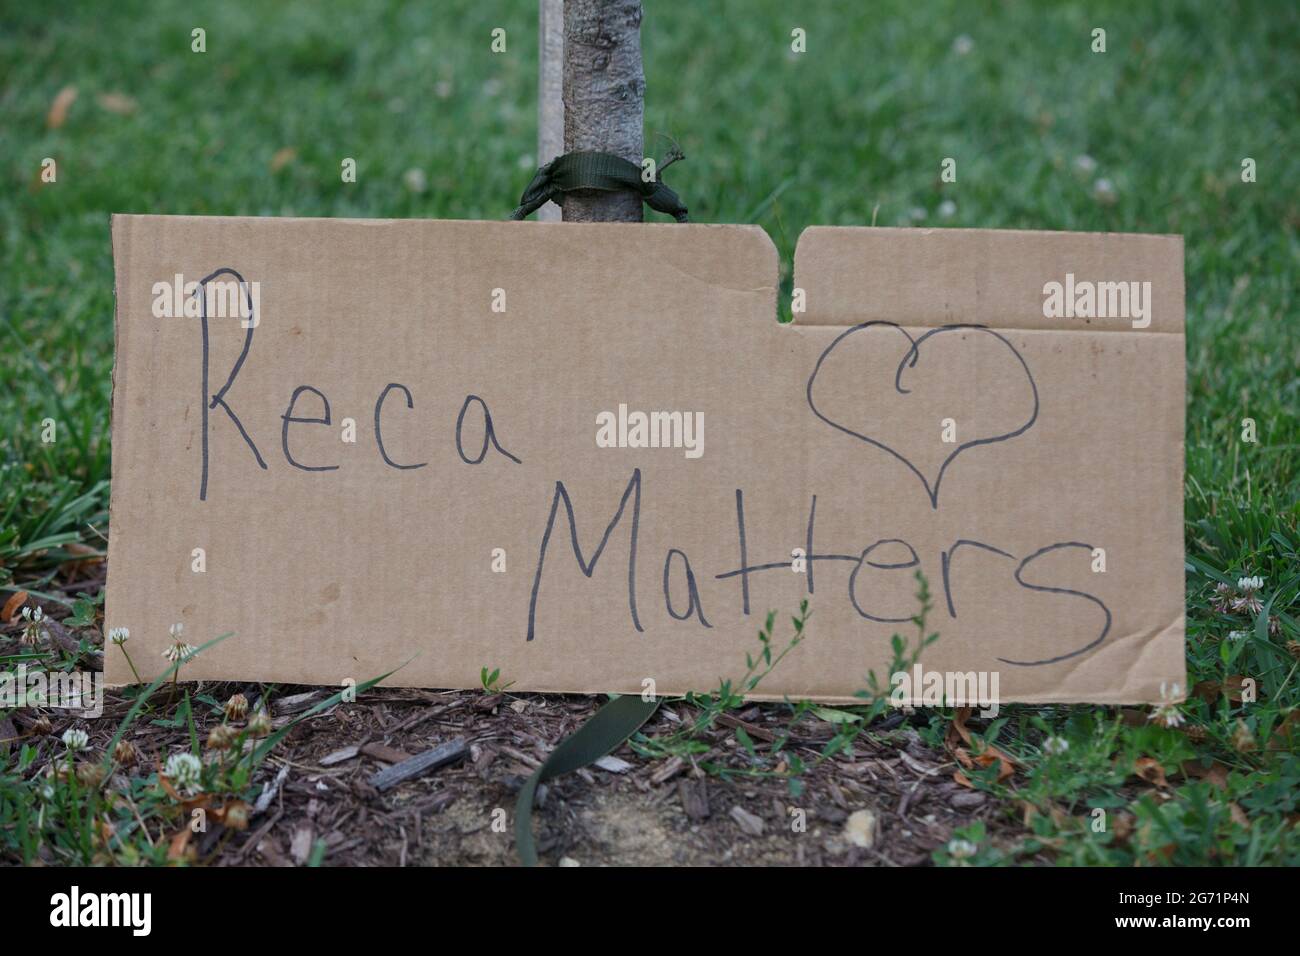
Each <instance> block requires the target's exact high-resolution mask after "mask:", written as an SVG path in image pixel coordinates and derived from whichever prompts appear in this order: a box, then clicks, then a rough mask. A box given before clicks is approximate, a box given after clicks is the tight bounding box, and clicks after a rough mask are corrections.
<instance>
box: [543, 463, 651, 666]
mask: <svg viewBox="0 0 1300 956" xmlns="http://www.w3.org/2000/svg"><path fill="white" fill-rule="evenodd" d="M628 498H631V499H632V531H631V535H630V539H631V541H630V544H629V547H628V560H627V600H628V607H629V609H630V610H631V612H632V625H633V626H634V627H635V628H636V629H637V630H638V631H641V630H644V628H642V627H641V620H640V618H638V617H637V613H636V540H637V528H638V526H639V524H640V521H641V469H640V468H637V469H634V470H633V472H632V479H631V480H630V481H629V482H628V483H627V489H626V490H625V491H624V492H623V497H622V499H621V500H620V501H619V503H618V511H616V512H614V517H613V518H611V519H610V521H609V524H608V525H606V526H605V533H604V534H603V535H602V536H601V538H600V544H598V545H597V546H596V550H595V551H594V552H592V555H591V560H590V561H584V560H583V558H582V545H581V544H579V543H578V520H577V518H576V517H575V516H574V514H573V502H572V501H571V500H570V499H569V491H568V489H567V488H565V487H564V482H562V481H557V482H556V483H555V494H554V496H553V497H552V498H551V513H550V516H549V517H548V518H547V519H546V530H545V531H544V532H543V533H542V546H541V549H540V550H539V552H538V555H537V573H536V574H535V575H534V576H533V593H532V596H531V597H530V598H529V599H528V640H530V641H531V640H532V639H533V637H534V632H535V626H536V619H537V593H538V591H540V590H541V587H542V565H543V564H544V563H545V562H546V549H547V547H548V546H549V545H550V543H551V530H552V529H553V528H554V527H555V516H556V514H557V513H558V511H559V508H560V502H561V501H563V502H564V514H565V517H566V518H567V519H568V521H569V542H570V545H571V546H572V548H573V556H574V557H575V558H577V559H578V568H579V570H581V571H582V573H583V575H584V576H585V577H588V578H590V577H591V575H592V573H593V572H594V571H595V570H596V562H598V561H599V560H600V556H601V554H602V553H603V552H604V550H605V545H606V544H608V543H609V536H610V535H611V534H613V533H614V529H615V528H616V527H618V523H619V521H620V520H622V518H623V511H624V510H625V509H626V508H627V501H628Z"/></svg>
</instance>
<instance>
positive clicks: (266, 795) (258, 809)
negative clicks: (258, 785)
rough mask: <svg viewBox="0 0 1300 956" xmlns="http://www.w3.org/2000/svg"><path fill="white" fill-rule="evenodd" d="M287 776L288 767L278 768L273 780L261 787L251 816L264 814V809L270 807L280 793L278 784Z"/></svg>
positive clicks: (286, 765)
mask: <svg viewBox="0 0 1300 956" xmlns="http://www.w3.org/2000/svg"><path fill="white" fill-rule="evenodd" d="M287 776H289V765H288V764H285V765H284V766H283V767H281V768H280V772H279V773H277V774H276V775H275V779H274V780H272V781H270V782H269V783H267V784H266V785H265V786H263V787H262V793H261V794H260V795H259V796H258V798H257V802H256V803H254V804H253V815H254V816H256V815H257V814H259V813H265V812H266V808H267V807H269V806H270V805H271V801H272V800H274V799H275V795H276V794H277V793H279V792H280V784H282V783H284V778H285V777H287Z"/></svg>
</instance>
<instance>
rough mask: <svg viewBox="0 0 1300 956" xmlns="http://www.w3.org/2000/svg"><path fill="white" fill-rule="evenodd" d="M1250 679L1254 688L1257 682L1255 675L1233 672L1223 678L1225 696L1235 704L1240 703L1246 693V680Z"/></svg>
mask: <svg viewBox="0 0 1300 956" xmlns="http://www.w3.org/2000/svg"><path fill="white" fill-rule="evenodd" d="M1247 681H1250V686H1251V688H1252V689H1254V688H1255V687H1256V686H1257V684H1256V682H1255V679H1254V678H1253V677H1248V676H1247V675H1245V674H1232V675H1230V676H1228V677H1225V678H1224V679H1223V696H1225V697H1227V698H1228V700H1230V701H1231V702H1232V703H1234V704H1240V703H1241V701H1242V697H1243V696H1244V694H1245V689H1246V682H1247Z"/></svg>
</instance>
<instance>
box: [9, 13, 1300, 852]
mask: <svg viewBox="0 0 1300 956" xmlns="http://www.w3.org/2000/svg"><path fill="white" fill-rule="evenodd" d="M192 7H193V5H191V4H182V3H179V2H161V0H152V2H147V3H146V2H132V0H121V2H118V3H114V4H111V5H104V4H99V3H95V4H91V3H77V2H73V3H65V4H61V5H60V9H59V10H58V12H51V11H50V10H49V9H47V8H46V7H42V6H40V5H31V4H27V5H22V4H16V3H14V4H7V5H6V6H5V9H4V11H3V13H0V21H2V22H0V78H2V79H0V84H2V87H0V180H2V181H3V187H2V188H0V587H3V586H4V585H5V584H6V583H7V582H9V581H12V580H14V579H17V580H19V581H21V582H22V583H23V584H24V586H30V588H31V589H33V590H36V591H42V593H46V592H43V590H42V589H44V588H45V587H46V585H48V583H49V582H50V580H51V578H52V575H53V574H54V569H55V568H56V566H57V565H58V564H59V563H61V562H62V561H64V560H66V559H67V558H68V557H69V556H70V552H69V551H68V550H67V546H68V545H69V544H75V543H76V542H78V541H80V542H83V543H84V544H89V545H90V546H91V547H94V548H97V549H102V546H103V538H102V537H101V536H100V532H102V533H107V528H106V521H107V517H106V511H107V507H106V503H107V490H108V479H109V473H108V450H109V433H108V424H109V416H108V398H109V389H110V370H111V367H112V308H113V294H112V262H111V256H110V249H109V236H108V216H109V214H110V213H112V212H152V213H177V214H205V215H206V214H227V215H290V214H292V215H301V216H375V217H438V218H459V219H469V218H489V219H496V218H503V217H504V216H506V215H507V214H508V212H509V211H510V209H511V208H512V207H513V205H514V203H515V201H516V200H517V198H518V196H519V193H520V192H521V191H522V189H523V187H524V185H526V183H527V182H528V179H529V178H530V175H531V173H532V171H533V167H534V162H533V153H534V148H535V146H534V144H535V142H536V129H535V102H536V90H535V82H536V81H535V77H536V60H535V56H536V52H535V51H536V10H535V6H534V5H533V4H532V3H523V2H516V3H501V2H484V0H477V2H469V0H457V2H443V3H438V4H420V3H412V4H397V3H370V4H360V3H353V2H343V0H335V2H322V3H310V4H308V3H301V4H293V5H289V4H284V5H280V4H274V5H267V4H261V3H252V2H230V3H223V4H220V5H215V4H214V5H212V6H211V7H210V8H205V9H203V10H202V12H201V13H192V12H190V10H191V8H192ZM647 8H648V9H647V11H646V19H645V23H644V30H643V33H644V41H643V46H644V52H645V63H646V76H647V82H648V89H647V102H646V130H647V134H648V136H653V135H654V134H656V133H663V134H667V135H670V136H672V137H674V138H676V139H677V140H678V141H679V142H680V143H681V145H682V147H683V148H684V150H685V152H686V154H687V156H688V160H687V162H685V163H682V164H679V165H677V166H674V167H673V169H672V171H671V173H670V174H669V177H668V178H669V180H670V182H671V184H672V185H673V186H674V188H675V189H677V191H678V192H679V193H680V194H681V195H682V196H683V198H684V199H685V201H686V202H687V204H688V205H689V206H690V209H691V214H692V218H693V219H694V220H696V221H701V222H756V223H759V224H760V225H762V226H764V227H765V228H767V230H768V231H769V233H771V235H772V236H773V238H774V239H775V240H776V243H777V246H778V248H779V250H780V252H781V255H782V260H783V281H784V282H785V283H786V285H787V287H788V283H789V262H790V258H791V256H792V254H793V249H794V244H795V241H796V239H797V237H798V235H799V233H800V232H801V231H802V230H803V229H804V228H805V227H806V226H809V225H813V224H829V225H837V224H866V223H871V222H873V221H874V222H877V223H879V224H883V225H895V224H899V223H905V222H924V224H925V225H938V226H957V227H963V226H964V227H975V226H978V227H1005V228H1013V227H1014V228H1029V229H1069V230H1111V231H1136V232H1161V233H1163V232H1176V233H1182V234H1183V235H1184V236H1185V237H1186V274H1187V326H1188V327H1187V340H1188V379H1187V402H1188V404H1187V493H1186V526H1187V534H1186V540H1187V554H1188V576H1187V598H1188V612H1189V617H1188V663H1189V671H1190V674H1191V676H1192V680H1193V683H1201V682H1219V683H1224V682H1226V678H1228V677H1230V676H1233V675H1249V676H1253V677H1255V678H1256V680H1257V681H1258V682H1259V686H1260V698H1259V700H1258V701H1257V702H1255V703H1252V704H1240V703H1232V702H1231V701H1229V700H1228V699H1227V698H1226V697H1224V696H1222V695H1220V696H1217V697H1215V696H1214V695H1213V694H1207V697H1209V699H1210V700H1211V701H1212V702H1206V700H1203V699H1201V698H1199V697H1197V698H1193V699H1192V700H1191V701H1190V702H1189V703H1188V704H1187V705H1185V707H1184V708H1183V710H1184V711H1185V712H1186V714H1187V716H1188V719H1189V722H1190V723H1191V724H1194V725H1196V726H1198V727H1200V728H1202V730H1201V731H1197V732H1196V736H1197V737H1198V738H1201V737H1202V735H1203V739H1198V740H1197V741H1196V742H1193V739H1192V737H1190V736H1188V735H1187V734H1185V733H1184V732H1182V731H1180V730H1167V729H1163V728H1156V727H1154V726H1153V725H1150V724H1147V725H1146V726H1142V727H1138V726H1133V725H1130V724H1128V723H1124V722H1123V721H1121V719H1120V717H1119V716H1118V715H1117V714H1115V713H1114V712H1113V711H1108V710H1105V709H1101V708H1088V707H1073V708H1032V709H1031V708H1013V709H1011V710H1010V711H1009V712H1008V715H1007V716H1008V719H1007V720H1006V721H1005V722H1004V723H999V724H998V725H997V726H994V727H988V728H984V733H985V734H986V735H989V736H996V737H997V739H998V741H999V746H1002V747H1004V749H1006V750H1008V752H1011V753H1012V754H1013V755H1014V756H1015V757H1016V758H1017V759H1018V760H1020V761H1022V765H1023V768H1022V772H1021V773H1019V774H1018V775H1017V778H1016V784H1015V785H1016V787H1017V790H1016V793H1015V794H1014V795H1012V794H1011V793H1010V792H1009V791H1008V788H1007V786H1006V785H1004V784H997V783H996V782H994V781H987V780H976V781H975V782H976V783H977V784H979V785H982V786H986V787H987V788H989V789H992V790H994V791H996V792H999V793H1003V794H1004V795H1005V796H1006V797H1007V800H1006V804H1005V806H1006V809H1007V813H1008V815H1014V816H1015V818H1016V819H1020V818H1021V814H1022V810H1023V805H1024V804H1029V805H1031V806H1033V807H1035V808H1036V812H1035V813H1033V814H1029V818H1030V819H1029V822H1028V823H1027V824H1026V825H1025V826H1024V827H1023V830H1024V841H1023V844H1022V845H1020V846H1017V847H1007V846H1000V847H998V848H994V847H993V846H992V844H991V841H990V840H989V839H988V838H987V836H986V835H985V834H983V833H980V834H978V837H979V839H977V840H973V841H972V842H973V843H974V844H977V845H978V847H979V852H978V853H977V855H976V856H975V857H972V858H971V859H973V860H975V861H978V862H1005V861H1009V860H1015V859H1022V858H1025V855H1026V854H1038V853H1044V854H1047V855H1048V856H1049V857H1051V858H1055V859H1059V860H1063V861H1067V862H1087V863H1102V862H1110V863H1129V862H1176V863H1184V862H1236V863H1256V862H1275V863H1276V862H1292V863H1294V862H1298V861H1300V838H1298V837H1297V832H1296V829H1295V821H1296V819H1297V815H1298V808H1297V806H1296V796H1295V794H1296V792H1297V790H1298V789H1300V762H1298V760H1297V757H1296V754H1295V748H1294V747H1293V746H1290V745H1288V746H1285V747H1283V749H1280V750H1278V749H1272V750H1271V749H1269V747H1270V741H1274V742H1275V743H1276V741H1277V739H1278V738H1277V733H1276V731H1277V727H1278V726H1279V725H1280V724H1281V723H1282V722H1283V721H1284V720H1286V719H1287V718H1288V715H1291V714H1293V713H1294V711H1295V708H1296V706H1297V704H1300V691H1298V690H1297V684H1298V683H1300V680H1298V678H1297V675H1296V658H1295V656H1294V654H1292V653H1291V652H1289V651H1288V650H1287V648H1286V645H1287V642H1288V641H1295V640H1297V639H1300V634H1298V633H1297V628H1296V622H1295V619H1294V614H1295V608H1296V604H1297V597H1296V593H1297V575H1298V574H1300V561H1298V560H1297V552H1300V531H1298V530H1297V516H1298V514H1300V505H1298V504H1297V502H1300V493H1298V492H1300V480H1298V475H1297V468H1296V461H1297V458H1298V457H1300V455H1298V452H1300V423H1298V419H1297V407H1300V384H1298V381H1300V380H1298V379H1297V376H1296V374H1295V373H1296V369H1297V368H1298V367H1300V335H1297V331H1296V330H1297V328H1298V327H1300V325H1298V324H1297V319H1296V317H1295V315H1294V313H1295V310H1296V305H1297V303H1296V292H1295V290H1296V288H1297V283H1296V265H1297V253H1298V247H1297V240H1296V230H1297V223H1300V201H1298V197H1300V190H1297V186H1296V184H1297V183H1300V153H1297V150H1296V148H1295V138H1294V118H1295V117H1296V116H1297V115H1300V102H1298V100H1300V51H1298V47H1297V44H1296V39H1295V38H1296V37H1297V36H1298V35H1300V8H1297V7H1296V6H1295V5H1293V4H1275V3H1262V2H1261V3H1243V4H1235V5H1231V6H1229V5H1225V4H1220V3H1216V2H1213V0H1206V2H1195V3H1157V4H1131V3H1120V2H1112V3H1091V4H1088V5H1087V7H1086V9H1085V7H1084V6H1083V5H1078V6H1075V5H1068V6H1062V5H1047V4H1030V3H1006V4H998V5H992V4H973V3H962V2H945V3H905V2H893V3H876V4H845V3H829V2H821V3H811V4H800V5H798V8H797V9H798V12H797V13H790V12H788V11H789V9H790V8H791V5H790V4H786V3H781V2H777V0H761V2H746V3H743V4H742V3H739V2H727V3H721V4H713V3H699V4H684V3H683V4H673V5H671V6H669V5H667V4H658V3H649V4H647ZM196 26H202V27H204V28H205V29H206V30H207V52H206V53H205V54H202V55H198V54H194V53H191V52H190V31H191V29H193V28H194V27H196ZM496 26H503V27H505V28H506V29H507V31H508V37H509V40H508V43H509V46H508V52H507V53H506V54H503V55H493V54H492V53H490V51H489V39H490V31H491V30H492V28H493V27H496ZM795 26H799V27H803V28H804V29H806V30H807V33H808V52H807V53H806V54H804V55H801V56H795V55H793V54H791V53H790V50H789V37H790V30H791V28H792V27H795ZM1098 26H1100V27H1104V28H1105V29H1106V30H1107V42H1108V52H1106V53H1105V54H1093V53H1092V52H1091V51H1090V49H1089V44H1090V32H1091V30H1092V29H1093V28H1094V27H1098ZM958 36H966V37H968V38H969V40H970V49H969V52H966V53H961V52H959V51H958V49H957V48H955V47H954V39H955V38H957V37H958ZM69 85H73V86H76V88H77V90H78V96H77V99H76V100H75V102H74V103H73V104H72V107H71V109H70V111H69V113H68V117H67V121H66V123H65V124H64V125H63V126H62V127H61V128H58V129H50V128H48V127H47V124H46V116H47V113H48V111H49V109H50V105H51V103H52V101H53V100H54V98H55V96H56V94H57V93H58V91H59V90H60V89H62V88H64V87H65V86H69ZM108 93H119V94H125V95H127V96H129V97H131V98H132V100H133V101H134V103H135V109H134V111H133V112H130V113H129V114H126V115H123V114H121V113H118V112H114V111H112V110H110V109H106V108H105V107H104V106H103V105H101V103H100V101H99V97H100V96H102V95H103V94H108ZM648 142H649V144H650V146H649V148H650V150H651V151H656V152H662V150H661V149H660V148H659V147H658V146H657V145H656V142H655V141H654V140H649V141H648ZM285 148H292V149H293V150H295V153H294V155H293V158H292V159H291V160H289V161H288V162H287V163H284V164H283V166H282V167H281V168H279V169H278V170H276V171H274V172H273V171H272V170H271V162H272V158H273V157H274V156H275V155H276V154H277V152H279V151H280V150H283V149H285ZM47 156H48V157H53V158H54V159H56V160H57V163H58V182H57V183H55V184H51V185H46V186H44V187H40V186H38V185H37V183H38V176H39V172H40V163H41V160H42V159H43V158H44V157H47ZM948 156H951V157H954V158H956V159H957V162H958V181H957V182H956V183H955V184H942V183H941V182H940V181H939V164H940V161H941V160H942V159H943V158H944V157H948ZM1081 156H1087V157H1091V159H1092V160H1093V161H1094V162H1095V168H1094V169H1092V170H1091V171H1085V170H1084V169H1083V168H1081V164H1080V162H1079V157H1081ZM343 157H353V158H355V159H356V161H357V166H358V182H357V183H355V184H344V183H342V182H341V181H340V177H339V164H340V161H341V159H342V158H343ZM1244 157H1251V158H1253V159H1254V160H1255V161H1256V163H1257V167H1258V181H1257V182H1256V183H1253V184H1246V183H1243V182H1242V181H1241V178H1240V169H1241V161H1242V159H1243V158H1244ZM1083 165H1086V164H1083ZM415 168H418V169H420V170H422V171H423V172H424V174H425V178H426V181H427V189H426V191H424V192H413V191H412V190H411V189H409V188H408V187H407V185H406V184H405V183H404V179H403V174H404V173H405V172H406V171H407V170H409V169H415ZM1098 179H1105V180H1108V181H1109V182H1110V183H1111V184H1112V185H1113V190H1114V192H1113V201H1111V202H1103V201H1101V200H1099V199H1098V198H1096V195H1095V183H1096V181H1097V180H1098ZM945 201H951V203H953V204H955V208H954V207H944V209H945V211H946V212H947V213H948V214H947V215H941V211H940V210H941V204H943V203H945ZM921 216H923V217H924V218H923V219H922V218H920V217H921ZM1245 417H1250V418H1253V419H1254V420H1255V421H1256V423H1257V426H1258V430H1259V442H1258V444H1245V443H1243V442H1242V441H1241V440H1240V431H1241V420H1242V419H1243V418H1245ZM46 418H53V419H54V420H55V421H56V422H57V423H58V428H59V432H58V441H57V442H56V443H54V444H45V443H43V442H42V441H41V427H42V421H43V420H44V419H46ZM1244 574H1258V575H1261V576H1263V577H1264V578H1265V579H1266V582H1267V583H1266V587H1265V589H1264V591H1263V597H1264V599H1265V600H1267V601H1270V602H1271V607H1270V613H1271V615H1273V616H1275V617H1276V618H1277V619H1278V621H1279V625H1278V626H1279V627H1280V632H1279V633H1273V634H1270V633H1269V631H1268V627H1267V616H1262V617H1261V616H1259V615H1255V616H1250V615H1245V616H1243V615H1233V614H1225V613H1220V612H1217V611H1215V610H1214V608H1213V607H1212V605H1211V601H1212V596H1213V585H1214V584H1215V583H1216V582H1217V581H1220V580H1226V581H1233V582H1235V580H1236V579H1237V577H1239V576H1241V575H1244ZM60 598H61V599H62V600H65V601H66V600H67V598H66V596H62V595H60ZM92 616H93V614H92ZM1258 621H1262V623H1260V624H1259V626H1256V624H1257V623H1258ZM1233 630H1248V631H1250V632H1251V636H1249V637H1248V638H1245V639H1243V640H1239V641H1226V640H1225V638H1226V635H1227V634H1228V633H1229V632H1230V631H1233ZM940 719H941V718H940V717H939V716H938V715H936V717H935V720H936V722H937V721H939V720H940ZM935 728H936V729H935V730H934V731H933V733H934V734H936V735H937V734H938V733H939V728H940V724H939V723H936V724H935ZM1242 728H1244V731H1243V730H1242ZM1051 736H1060V737H1062V738H1064V739H1066V740H1067V741H1068V742H1069V744H1070V746H1069V749H1068V750H1067V751H1066V752H1065V753H1063V754H1059V755H1056V756H1051V757H1049V756H1046V755H1044V754H1043V752H1042V743H1043V741H1044V740H1045V739H1046V738H1048V737H1051ZM1142 757H1152V758H1155V759H1156V760H1158V761H1159V763H1160V764H1161V766H1162V768H1163V770H1164V772H1165V773H1166V774H1167V775H1168V784H1169V786H1168V787H1167V788H1163V789H1161V790H1158V789H1157V788H1153V787H1150V786H1146V787H1142V788H1139V789H1136V790H1135V787H1134V782H1135V781H1134V778H1133V776H1132V773H1131V771H1132V767H1133V764H1134V761H1136V760H1138V759H1139V758H1142ZM1189 763H1190V764H1194V765H1196V766H1197V767H1199V768H1200V769H1201V770H1202V771H1204V770H1205V769H1206V768H1210V767H1215V766H1221V767H1222V768H1223V769H1224V774H1223V775H1221V777H1220V776H1216V777H1215V778H1214V780H1207V779H1196V777H1195V774H1194V773H1192V774H1189V772H1188V771H1187V767H1188V766H1189ZM1215 780H1217V781H1218V782H1217V783H1216V782H1214V781H1215ZM1098 806H1101V807H1105V808H1108V809H1109V813H1110V818H1111V820H1112V821H1113V820H1115V819H1117V818H1120V817H1124V818H1125V819H1128V820H1129V824H1131V827H1130V826H1129V824H1126V825H1124V826H1121V827H1119V828H1118V830H1117V828H1116V827H1115V826H1114V825H1112V826H1110V827H1109V829H1108V830H1106V831H1105V832H1103V833H1094V832H1093V831H1092V830H1091V828H1090V827H1089V825H1088V824H1089V817H1088V814H1089V813H1090V811H1091V808H1094V807H1098ZM1234 806H1235V810H1234ZM1053 811H1057V812H1056V813H1055V814H1054V812H1053ZM1243 820H1244V821H1245V822H1244V823H1243ZM1128 829H1131V834H1128V835H1125V834H1126V833H1127V831H1128ZM972 835H973V836H975V835H976V834H972ZM951 861H952V858H951V856H950V855H941V859H940V860H939V862H951Z"/></svg>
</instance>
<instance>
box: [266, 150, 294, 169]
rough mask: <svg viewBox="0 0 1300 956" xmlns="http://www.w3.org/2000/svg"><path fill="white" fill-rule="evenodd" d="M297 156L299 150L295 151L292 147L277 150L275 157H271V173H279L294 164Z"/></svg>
mask: <svg viewBox="0 0 1300 956" xmlns="http://www.w3.org/2000/svg"><path fill="white" fill-rule="evenodd" d="M297 156H298V150H296V149H294V148H293V147H292V146H286V147H284V149H279V150H276V153H275V155H274V156H272V157H271V172H273V173H278V172H279V171H280V170H282V169H284V167H286V166H288V165H289V164H290V163H292V162H293V161H294V159H296V158H297Z"/></svg>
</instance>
